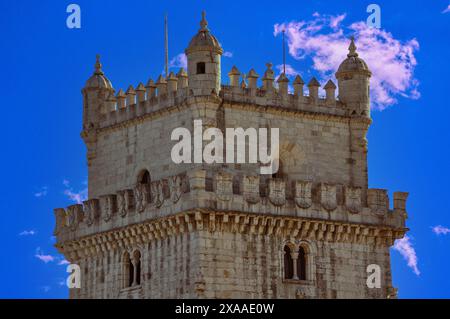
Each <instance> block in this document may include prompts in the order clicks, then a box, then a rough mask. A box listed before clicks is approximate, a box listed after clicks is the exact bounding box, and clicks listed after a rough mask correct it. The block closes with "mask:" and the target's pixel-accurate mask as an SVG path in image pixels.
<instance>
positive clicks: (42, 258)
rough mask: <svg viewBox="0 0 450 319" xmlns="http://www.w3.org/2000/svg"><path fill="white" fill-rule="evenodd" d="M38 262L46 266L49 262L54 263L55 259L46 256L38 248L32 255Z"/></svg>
mask: <svg viewBox="0 0 450 319" xmlns="http://www.w3.org/2000/svg"><path fill="white" fill-rule="evenodd" d="M34 256H35V257H36V258H37V259H39V260H40V261H42V262H44V263H46V264H48V263H49V262H53V261H55V257H54V256H52V255H46V254H45V253H44V252H43V251H42V250H41V248H40V247H38V248H37V249H36V254H35V255H34Z"/></svg>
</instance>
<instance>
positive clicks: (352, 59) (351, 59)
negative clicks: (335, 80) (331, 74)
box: [336, 37, 372, 77]
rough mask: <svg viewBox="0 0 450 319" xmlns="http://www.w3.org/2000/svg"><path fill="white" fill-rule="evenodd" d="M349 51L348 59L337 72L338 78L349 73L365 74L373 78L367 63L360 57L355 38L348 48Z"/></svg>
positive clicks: (352, 38)
mask: <svg viewBox="0 0 450 319" xmlns="http://www.w3.org/2000/svg"><path fill="white" fill-rule="evenodd" d="M348 51H349V53H348V54H347V58H346V59H345V60H344V61H342V63H341V65H340V66H339V68H338V71H337V72H336V77H338V76H339V75H340V74H343V73H348V72H353V73H355V72H356V73H358V72H364V73H366V74H367V75H368V76H371V75H372V73H371V72H370V70H369V67H368V66H367V63H366V62H365V61H364V60H363V59H361V58H359V57H358V53H357V52H356V45H355V38H354V37H351V43H350V46H349V47H348Z"/></svg>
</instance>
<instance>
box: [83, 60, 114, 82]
mask: <svg viewBox="0 0 450 319" xmlns="http://www.w3.org/2000/svg"><path fill="white" fill-rule="evenodd" d="M85 88H99V89H112V88H113V86H112V84H111V81H109V80H108V78H107V77H106V76H105V74H104V73H103V71H102V64H101V63H100V56H99V55H97V60H96V62H95V71H94V74H93V75H92V76H91V77H90V78H89V79H88V80H87V81H86V85H85Z"/></svg>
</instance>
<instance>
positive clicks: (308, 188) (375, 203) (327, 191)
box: [54, 170, 408, 235]
mask: <svg viewBox="0 0 450 319" xmlns="http://www.w3.org/2000/svg"><path fill="white" fill-rule="evenodd" d="M214 182H215V183H214V185H215V187H214V188H213V189H207V188H206V184H207V178H206V171H204V170H197V171H190V172H188V173H187V174H181V175H177V176H171V177H169V178H167V179H162V180H158V181H153V182H151V184H150V185H148V184H141V183H138V184H136V185H135V186H134V188H133V189H124V190H119V191H118V192H117V193H116V194H108V195H103V196H100V197H99V198H98V199H97V198H92V199H89V200H86V201H84V202H83V205H81V204H77V205H72V206H69V207H68V208H67V209H64V208H57V209H55V210H54V212H55V216H56V226H55V232H54V233H55V235H58V234H60V233H61V231H63V230H64V229H68V230H70V231H72V232H74V231H76V230H77V228H78V226H79V225H80V224H81V223H85V224H86V225H87V227H91V226H92V225H93V224H94V223H95V222H105V223H107V222H109V221H111V220H112V219H117V218H125V217H126V216H127V215H128V214H129V213H131V212H133V213H137V214H143V212H144V211H148V210H158V209H160V208H161V207H162V206H163V205H165V207H170V206H171V205H175V204H177V203H178V202H179V201H180V199H181V198H182V196H183V194H185V193H189V192H194V193H193V194H192V195H193V196H194V197H197V198H201V197H202V196H199V193H198V192H202V194H203V195H205V196H206V198H207V199H208V200H209V199H212V200H213V202H211V200H209V201H207V202H208V203H209V205H208V204H199V205H200V206H195V205H196V204H195V203H193V204H192V205H194V206H190V207H187V208H186V207H185V208H184V209H179V210H178V211H181V210H187V209H195V208H197V207H203V208H212V209H218V210H224V211H229V210H233V208H231V205H229V204H230V203H231V202H232V201H233V200H236V202H240V203H241V206H242V205H243V206H242V207H241V209H240V211H244V212H248V213H255V212H256V211H255V209H252V207H253V206H255V207H256V210H258V211H259V210H261V209H262V210H264V212H262V211H259V212H261V213H263V214H264V215H268V214H273V213H274V212H278V214H280V215H285V214H283V213H282V211H280V209H282V208H286V209H291V208H295V207H297V208H298V209H300V210H306V209H310V208H311V207H312V206H313V205H314V207H315V208H317V207H318V208H320V209H322V210H323V211H324V212H328V213H333V212H335V211H336V210H338V208H339V211H342V210H343V211H346V212H347V214H353V215H356V214H359V213H361V212H362V211H363V210H364V212H365V213H367V211H369V213H371V214H372V215H374V216H379V217H382V218H384V217H386V216H391V215H392V214H389V212H392V211H390V210H389V198H388V194H387V191H386V190H383V189H369V190H367V191H366V192H367V200H366V202H367V205H365V204H364V202H363V200H362V199H363V190H362V188H360V187H351V186H342V185H335V184H329V183H319V184H316V185H314V184H313V183H312V182H310V181H298V180H297V181H287V180H285V179H280V178H270V179H268V180H267V181H266V184H265V185H266V186H265V187H267V190H266V191H265V190H264V189H261V183H260V177H259V176H243V177H242V179H240V180H239V187H238V188H239V191H238V193H236V192H235V191H234V189H233V175H232V174H230V173H225V172H219V173H217V174H216V175H215V178H214ZM287 185H289V186H290V189H289V192H288V190H287ZM263 186H264V185H263ZM339 190H340V191H339ZM262 191H264V192H266V195H263V194H262ZM288 193H289V194H288ZM197 195H198V196H197ZM205 196H203V198H205ZM407 197H408V193H403V192H396V193H394V210H393V212H394V213H395V214H396V215H395V216H396V218H398V220H399V221H400V223H399V224H396V225H397V226H398V227H403V226H404V221H405V219H406V218H407V214H406V200H407ZM239 200H240V201H239ZM191 203H192V202H191ZM199 203H204V202H201V201H200V200H199ZM204 205H206V206H204ZM288 205H293V207H292V206H288ZM291 210H292V209H291ZM174 212H176V211H173V212H172V214H173V213H174ZM288 215H289V214H288ZM392 216H394V215H392ZM344 221H345V220H344ZM390 226H392V225H390Z"/></svg>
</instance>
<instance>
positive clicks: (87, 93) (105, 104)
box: [81, 54, 115, 166]
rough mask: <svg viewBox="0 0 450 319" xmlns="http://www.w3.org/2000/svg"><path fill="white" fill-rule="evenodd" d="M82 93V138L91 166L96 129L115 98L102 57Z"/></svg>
mask: <svg viewBox="0 0 450 319" xmlns="http://www.w3.org/2000/svg"><path fill="white" fill-rule="evenodd" d="M81 93H82V94H83V130H82V132H81V137H82V138H83V140H84V143H85V144H86V147H87V162H88V166H90V165H91V161H92V159H93V158H95V156H96V152H95V144H96V142H97V133H96V129H97V127H98V125H99V122H100V120H101V117H102V116H104V115H105V114H107V113H108V112H109V111H111V110H110V108H111V101H112V100H114V98H115V97H114V89H113V86H112V84H111V82H110V81H109V80H108V78H107V77H106V76H105V74H104V73H103V70H102V64H101V63H100V55H98V54H97V57H96V61H95V70H94V74H93V75H92V76H91V77H90V78H89V79H88V80H87V81H86V85H85V86H84V88H83V89H82V90H81Z"/></svg>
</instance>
